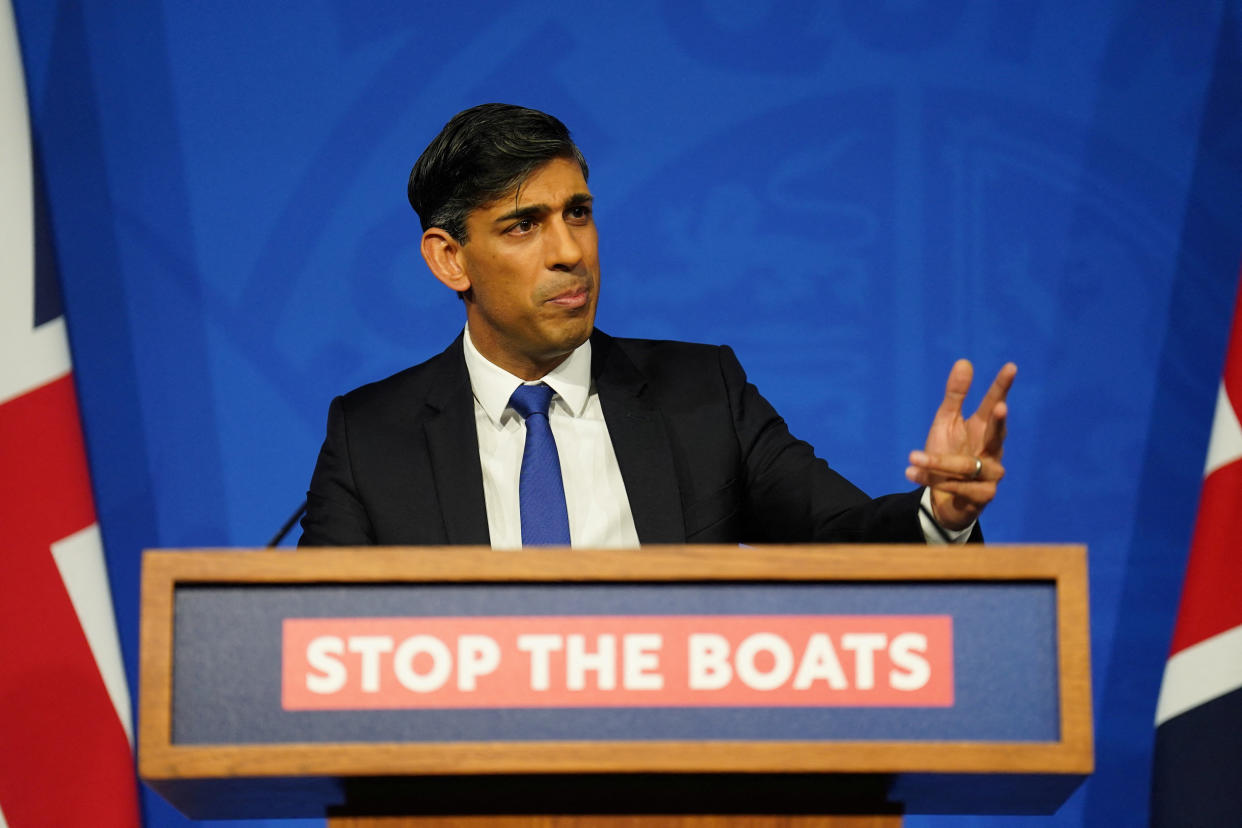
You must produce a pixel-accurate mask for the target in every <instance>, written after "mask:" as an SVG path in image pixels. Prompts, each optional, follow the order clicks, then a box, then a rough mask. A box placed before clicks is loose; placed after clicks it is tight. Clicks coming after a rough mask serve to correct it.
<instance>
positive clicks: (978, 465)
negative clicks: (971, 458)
mask: <svg viewBox="0 0 1242 828" xmlns="http://www.w3.org/2000/svg"><path fill="white" fill-rule="evenodd" d="M981 474H983V461H982V460H980V459H979V458H978V457H976V458H975V470H974V472H972V473H971V475H970V479H971V480H978V479H979V475H981Z"/></svg>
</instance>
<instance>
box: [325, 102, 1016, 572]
mask: <svg viewBox="0 0 1242 828" xmlns="http://www.w3.org/2000/svg"><path fill="white" fill-rule="evenodd" d="M587 175H588V168H587V164H586V161H585V159H584V158H583V157H582V154H581V152H580V151H579V150H578V148H577V147H576V146H575V145H574V144H573V142H572V140H571V139H570V136H569V132H568V130H567V129H566V128H565V126H564V125H563V124H562V123H561V122H560V121H558V120H557V119H555V118H553V117H552V116H550V115H546V114H544V113H541V112H537V111H534V110H529V109H523V108H520V107H513V106H508V105H503V104H485V105H483V106H479V107H474V108H472V109H469V110H466V111H464V112H462V113H459V114H458V115H457V116H455V117H454V118H453V119H452V120H451V121H450V122H449V123H448V124H447V125H446V126H445V128H444V129H443V130H442V131H441V133H440V134H439V135H438V136H437V137H436V138H435V140H433V141H432V143H431V144H430V145H429V146H428V147H427V149H426V150H425V151H424V153H423V154H422V156H421V157H420V158H419V160H418V162H417V163H416V164H415V166H414V169H413V171H412V172H411V175H410V185H409V194H410V202H411V204H412V205H413V207H414V209H415V211H416V212H417V213H418V215H419V218H420V221H421V223H422V226H423V230H424V232H423V237H422V246H421V250H422V254H423V258H424V259H425V260H426V262H427V265H428V267H429V268H430V269H431V271H432V273H433V274H434V275H435V276H436V278H437V279H439V280H440V281H441V282H443V283H444V284H445V285H446V286H448V287H449V288H451V289H452V290H454V291H456V292H457V293H458V295H459V296H460V297H461V299H462V301H463V303H464V305H465V309H466V328H465V330H464V331H463V333H462V335H461V336H459V337H458V338H457V340H456V341H455V342H453V344H452V345H450V346H449V348H448V349H447V350H445V351H444V352H443V353H441V354H439V355H438V356H435V357H433V358H432V359H430V360H428V361H427V362H424V363H422V364H421V365H417V366H414V367H413V368H410V369H407V370H406V371H403V372H401V373H399V374H397V375H395V376H393V377H390V378H388V379H386V380H382V381H380V382H377V383H373V384H371V385H367V386H364V387H362V388H359V389H357V390H355V391H353V392H351V393H349V394H346V395H345V396H343V397H338V398H337V399H336V400H334V401H333V403H332V406H331V408H330V410H329V416H328V434H327V438H326V440H325V441H324V445H323V449H322V451H321V453H320V456H319V462H318V464H317V466H316V468H315V473H314V476H313V478H312V480H311V487H310V491H309V493H308V497H307V514H306V517H305V518H304V519H303V521H302V526H303V536H302V540H301V543H302V544H303V545H338V546H345V545H363V544H384V545H406V544H410V545H423V544H484V545H485V544H489V543H490V544H491V545H493V546H497V547H517V546H521V545H524V544H531V543H546V542H565V543H568V542H572V544H573V545H575V546H580V547H605V546H611V547H626V546H635V545H638V544H639V543H685V542H692V543H737V542H749V543H762V542H767V543H782V542H783V543H791V542H919V541H923V540H929V541H933V542H936V541H951V542H964V541H966V540H967V539H977V538H978V530H977V526H976V523H975V521H976V518H977V517H978V514H979V512H980V511H981V510H982V509H983V508H984V507H985V506H986V505H987V504H988V503H989V502H990V501H991V499H992V497H993V496H994V495H995V492H996V485H997V483H998V482H999V480H1000V478H1001V477H1002V476H1003V474H1004V469H1003V467H1002V466H1001V463H1000V460H1001V453H1002V447H1003V443H1004V431H1005V427H1004V426H1005V416H1006V405H1005V396H1006V394H1007V392H1008V390H1009V387H1010V385H1011V384H1012V382H1013V378H1014V375H1015V373H1016V368H1015V367H1014V366H1013V365H1012V364H1009V365H1006V366H1005V367H1004V368H1002V369H1001V371H1000V373H999V374H998V375H997V377H996V380H995V381H994V382H993V383H992V385H991V387H990V388H989V390H988V392H987V393H986V395H985V397H984V400H983V402H982V403H981V404H980V406H979V409H978V410H977V411H976V412H975V414H974V415H973V416H971V417H970V418H969V419H966V418H964V417H963V415H962V411H961V403H962V399H963V398H964V397H965V395H966V392H967V391H968V390H969V387H970V382H971V371H972V369H971V366H970V363H968V362H966V361H965V360H960V361H959V362H958V363H957V364H956V365H954V367H953V370H952V371H951V372H950V375H949V380H948V383H947V386H946V393H945V400H944V402H943V403H942V405H941V407H940V409H939V410H938V411H937V413H936V416H935V418H934V420H933V423H932V427H931V430H930V432H929V434H928V438H927V444H926V447H925V449H924V450H923V451H915V452H911V455H910V466H909V468H907V470H906V474H907V477H908V478H909V479H910V480H911V481H912V482H914V483H918V484H920V485H921V486H923V487H924V488H921V489H918V490H915V491H913V492H910V493H906V494H897V495H889V496H887V497H881V498H877V499H871V498H869V497H867V496H866V495H864V494H863V493H862V492H861V491H859V490H858V489H857V488H855V487H854V486H853V485H851V484H850V483H849V482H848V481H847V480H845V479H844V478H843V477H841V476H840V475H838V474H837V473H836V472H835V471H833V470H832V469H830V468H829V467H828V465H827V463H825V462H824V461H823V460H820V459H819V458H817V457H816V456H815V454H814V451H813V450H812V449H811V447H810V446H809V445H807V444H806V443H804V442H802V441H800V440H797V439H795V438H794V437H793V436H792V435H790V434H789V432H788V430H787V428H786V427H785V423H784V421H783V420H782V419H781V418H780V416H779V415H778V414H777V413H776V412H775V411H774V410H773V409H772V407H771V405H769V404H768V402H767V401H766V400H764V399H763V397H762V396H760V394H759V393H758V391H757V390H756V389H755V387H754V386H753V385H751V384H749V383H748V382H747V381H746V376H745V374H744V373H743V371H742V368H741V366H740V365H739V364H738V362H737V360H736V358H735V357H734V355H733V352H732V351H731V350H730V349H729V348H727V347H713V346H706V345H693V344H689V343H681V342H655V341H648V340H633V339H614V338H613V337H610V336H608V335H606V334H604V333H603V332H601V331H596V330H595V329H594V320H595V308H596V302H597V300H598V297H599V287H600V270H599V260H598V255H597V235H596V228H595V223H594V220H593V217H592V196H591V193H590V191H589V189H588V188H587ZM523 386H534V387H536V388H539V389H541V390H542V392H544V393H546V395H547V396H546V398H545V402H544V405H546V406H547V410H546V411H539V412H536V413H535V414H534V417H533V418H531V417H530V412H529V411H528V410H526V409H525V408H524V406H525V403H522V402H519V397H523V396H524V395H523V394H520V393H519V392H520V391H522V390H523ZM525 390H530V389H525ZM536 396H538V395H536ZM548 399H550V402H548V401H547V400H548ZM541 417H542V420H540V418H541ZM540 423H542V425H540ZM540 429H543V432H540ZM540 433H549V434H550V436H549V437H548V438H547V441H546V444H541V446H540V447H539V448H538V449H535V448H532V443H531V440H536V441H538V440H540V439H542V438H540V437H539V436H538V435H539V434H540ZM547 444H551V451H552V455H551V457H552V460H551V463H552V469H553V472H552V476H553V477H554V478H555V480H554V481H553V486H552V489H550V490H545V489H536V488H535V485H536V484H535V482H534V480H535V477H534V476H533V475H532V476H531V477H529V478H528V477H527V473H526V471H524V470H523V464H524V463H525V464H530V463H533V462H534V461H533V460H532V458H533V457H534V456H535V454H536V452H537V451H538V452H546V451H547ZM544 483H546V481H542V482H541V483H540V485H544ZM549 491H550V492H551V494H548V493H547V492H549ZM562 492H563V494H562ZM548 504H552V507H550V508H549V509H545V506H547V505H548ZM536 510H538V511H539V512H541V513H542V512H545V511H550V512H551V514H552V515H553V520H552V522H553V523H554V524H556V523H558V522H559V524H560V528H558V529H556V530H555V531H557V532H561V533H562V534H559V535H558V534H555V533H554V534H552V535H546V534H539V532H541V531H544V530H542V529H538V528H531V526H529V525H528V524H530V523H531V522H532V521H535V520H536V518H535V517H532V515H533V514H534V513H535V512H536ZM545 517H546V516H545V515H543V514H540V515H539V517H538V520H539V521H543V520H545ZM548 537H552V538H556V537H560V538H562V540H561V541H554V540H553V541H549V540H540V538H548Z"/></svg>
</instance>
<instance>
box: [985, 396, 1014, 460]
mask: <svg viewBox="0 0 1242 828" xmlns="http://www.w3.org/2000/svg"><path fill="white" fill-rule="evenodd" d="M1008 418H1009V405H1008V404H1007V403H1005V402H998V403H997V404H996V405H994V406H993V407H992V415H991V416H990V417H988V424H987V428H985V429H984V431H983V453H984V454H987V455H990V456H992V457H995V458H996V459H997V460H999V459H1000V458H1001V454H1002V453H1003V451H1004V448H1005V432H1006V427H1005V425H1006V423H1007V422H1008Z"/></svg>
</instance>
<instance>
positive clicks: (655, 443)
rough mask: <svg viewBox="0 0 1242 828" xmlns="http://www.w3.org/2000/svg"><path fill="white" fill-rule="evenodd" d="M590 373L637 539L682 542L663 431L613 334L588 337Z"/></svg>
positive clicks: (683, 533) (683, 535) (643, 384)
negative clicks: (619, 469)
mask: <svg viewBox="0 0 1242 828" xmlns="http://www.w3.org/2000/svg"><path fill="white" fill-rule="evenodd" d="M591 373H592V375H593V377H594V379H595V388H596V390H597V391H598V392H599V400H600V405H601V406H602V407H603V409H604V420H605V421H606V422H607V424H608V435H609V437H610V438H611V439H612V446H613V450H614V451H615V452H616V455H617V464H618V465H619V466H620V467H621V478H622V479H623V480H624V481H625V492H626V495H627V496H628V497H629V500H630V511H631V512H632V513H633V515H634V528H635V529H637V530H638V539H639V541H640V542H641V543H644V544H647V543H685V540H686V528H685V523H684V521H683V519H682V510H681V490H680V489H679V487H678V485H677V470H676V468H675V467H674V466H673V453H672V449H671V447H670V445H669V440H668V434H667V433H666V432H665V430H664V424H663V422H662V421H661V419H660V413H659V411H657V410H656V409H655V407H654V406H653V404H652V401H651V399H650V396H649V394H648V393H647V381H646V378H645V377H643V375H642V374H641V373H639V371H638V369H637V368H636V367H635V366H634V363H633V362H631V361H630V359H629V357H627V356H626V355H625V354H624V353H623V352H622V351H621V349H620V348H618V347H617V346H616V343H615V342H614V341H613V339H612V337H610V336H608V335H607V334H605V333H603V332H601V331H596V332H595V333H594V334H593V335H592V337H591Z"/></svg>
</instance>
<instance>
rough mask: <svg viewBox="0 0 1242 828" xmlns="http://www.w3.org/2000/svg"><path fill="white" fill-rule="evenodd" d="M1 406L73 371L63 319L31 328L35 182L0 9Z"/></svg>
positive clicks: (8, 28) (7, 25) (21, 89)
mask: <svg viewBox="0 0 1242 828" xmlns="http://www.w3.org/2000/svg"><path fill="white" fill-rule="evenodd" d="M0 193H3V194H4V197H3V198H0V274H5V275H6V278H3V279H0V354H3V355H4V356H3V358H0V403H4V402H5V401H6V400H11V399H13V398H14V397H18V396H20V395H22V394H24V393H26V392H27V391H30V390H31V389H33V388H38V387H39V386H40V385H44V384H46V383H48V382H51V381H52V380H54V379H56V378H57V377H61V376H64V375H65V374H66V373H68V371H69V340H68V338H67V337H66V336H65V320H64V317H63V316H62V317H57V318H56V319H55V320H54V321H51V322H48V323H47V324H45V325H41V326H39V327H38V328H37V329H35V330H31V322H32V319H31V314H32V313H33V309H34V279H31V278H30V277H29V274H31V273H33V272H34V199H33V194H34V182H33V179H32V175H31V166H30V129H29V121H28V119H27V116H26V84H25V81H24V79H23V76H22V62H21V58H20V56H19V54H18V50H17V25H16V22H15V21H14V19H13V14H12V10H11V9H10V8H9V4H8V3H3V4H2V5H0Z"/></svg>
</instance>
